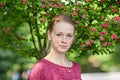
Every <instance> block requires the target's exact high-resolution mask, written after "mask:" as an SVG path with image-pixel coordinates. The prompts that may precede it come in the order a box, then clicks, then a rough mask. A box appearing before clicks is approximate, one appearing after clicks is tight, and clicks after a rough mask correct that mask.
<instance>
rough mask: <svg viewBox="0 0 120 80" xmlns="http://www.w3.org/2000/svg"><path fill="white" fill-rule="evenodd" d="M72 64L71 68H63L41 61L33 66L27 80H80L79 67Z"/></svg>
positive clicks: (44, 60)
mask: <svg viewBox="0 0 120 80" xmlns="http://www.w3.org/2000/svg"><path fill="white" fill-rule="evenodd" d="M72 63H73V65H72V67H64V66H60V65H57V64H54V63H52V62H50V61H48V60H46V59H42V60H40V61H39V62H37V63H36V64H35V66H34V67H33V69H32V70H31V72H30V75H29V77H28V80H81V70H80V66H79V65H78V64H76V63H75V62H72Z"/></svg>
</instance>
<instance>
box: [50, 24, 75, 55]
mask: <svg viewBox="0 0 120 80" xmlns="http://www.w3.org/2000/svg"><path fill="white" fill-rule="evenodd" d="M48 38H49V40H51V50H53V51H55V52H57V53H65V52H66V51H67V50H68V49H69V48H70V47H71V44H72V43H73V40H74V26H73V25H71V24H69V23H66V22H59V23H57V24H55V26H54V27H53V30H52V32H51V33H50V32H48Z"/></svg>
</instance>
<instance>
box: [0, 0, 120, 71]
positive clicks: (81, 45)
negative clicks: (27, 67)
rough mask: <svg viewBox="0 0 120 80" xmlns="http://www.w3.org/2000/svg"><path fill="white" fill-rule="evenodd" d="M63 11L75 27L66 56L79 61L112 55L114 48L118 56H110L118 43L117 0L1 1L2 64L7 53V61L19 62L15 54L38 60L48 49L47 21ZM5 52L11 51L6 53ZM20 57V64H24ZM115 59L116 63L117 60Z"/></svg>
mask: <svg viewBox="0 0 120 80" xmlns="http://www.w3.org/2000/svg"><path fill="white" fill-rule="evenodd" d="M64 12H65V13H66V14H68V15H69V16H72V19H73V21H74V22H75V27H76V41H75V43H74V44H73V45H72V48H71V49H70V50H69V52H68V58H69V59H72V60H75V61H78V63H81V64H82V61H83V62H85V60H84V58H87V57H89V56H90V55H92V54H95V55H97V54H111V53H114V51H115V53H114V54H116V55H117V56H116V55H113V57H118V55H119V54H118V53H119V51H117V50H118V47H117V48H115V45H116V44H119V42H120V1H119V0H75V1H72V0H66V1H61V0H17V1H16V0H1V1H0V57H1V58H0V59H1V63H3V64H2V65H3V66H4V63H5V62H2V61H5V60H7V59H6V58H7V56H6V55H9V57H10V56H11V55H12V56H11V59H10V60H8V61H9V62H13V63H17V60H18V61H19V58H18V57H17V56H18V54H19V55H21V56H22V58H23V57H24V58H31V57H35V58H36V59H41V58H42V57H43V56H45V55H46V54H47V51H48V49H49V47H48V45H49V44H48V41H47V37H46V29H47V27H49V26H48V25H49V22H50V20H51V18H52V17H53V16H55V15H56V14H60V13H64ZM117 46H119V45H117ZM6 51H10V52H9V54H8V53H7V52H6ZM13 53H14V54H15V55H14V56H13ZM4 56H6V57H4ZM22 58H21V57H20V59H21V60H23V61H22V63H24V64H26V63H25V62H24V59H22ZM80 58H81V59H80ZM82 59H83V60H82ZM118 59H119V58H118ZM14 60H16V61H14ZM114 60H115V62H116V63H117V61H118V60H117V59H115V58H114ZM86 62H87V61H86ZM118 63H119V62H118ZM83 64H84V63H83ZM12 65H13V64H12V63H9V66H12ZM88 65H89V64H88ZM3 66H2V67H3ZM84 67H85V66H84ZM4 68H5V67H4ZM6 69H10V67H8V68H5V71H6ZM3 70H4V69H3ZM2 72H4V71H2Z"/></svg>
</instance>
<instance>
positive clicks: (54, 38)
mask: <svg viewBox="0 0 120 80" xmlns="http://www.w3.org/2000/svg"><path fill="white" fill-rule="evenodd" d="M52 41H53V43H58V42H59V41H60V39H59V38H57V37H53V38H52Z"/></svg>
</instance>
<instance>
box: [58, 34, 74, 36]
mask: <svg viewBox="0 0 120 80" xmlns="http://www.w3.org/2000/svg"><path fill="white" fill-rule="evenodd" d="M56 35H57V36H61V35H62V34H56ZM67 36H68V37H73V35H69V34H68V35H67Z"/></svg>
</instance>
